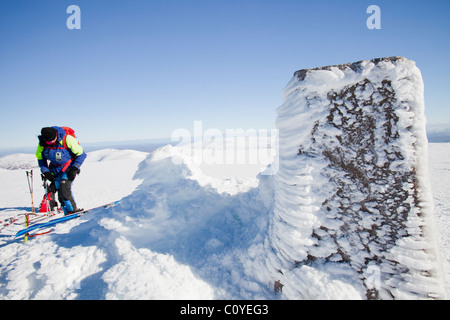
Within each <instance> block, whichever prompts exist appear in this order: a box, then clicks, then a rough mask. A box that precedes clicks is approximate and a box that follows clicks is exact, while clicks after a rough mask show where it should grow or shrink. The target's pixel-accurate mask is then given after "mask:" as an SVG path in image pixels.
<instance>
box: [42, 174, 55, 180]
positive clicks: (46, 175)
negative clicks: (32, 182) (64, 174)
mask: <svg viewBox="0 0 450 320" xmlns="http://www.w3.org/2000/svg"><path fill="white" fill-rule="evenodd" d="M44 178H45V179H47V180H48V181H50V182H54V181H55V176H54V175H53V173H51V172H46V173H44Z"/></svg>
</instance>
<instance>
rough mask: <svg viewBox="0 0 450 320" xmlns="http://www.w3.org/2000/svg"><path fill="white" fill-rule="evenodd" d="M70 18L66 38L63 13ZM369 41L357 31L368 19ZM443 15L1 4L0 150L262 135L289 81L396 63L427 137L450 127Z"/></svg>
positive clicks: (356, 0)
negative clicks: (205, 134)
mask: <svg viewBox="0 0 450 320" xmlns="http://www.w3.org/2000/svg"><path fill="white" fill-rule="evenodd" d="M72 4H74V5H77V6H79V7H80V9H81V30H69V29H68V28H67V27H66V20H67V18H69V16H70V14H67V13H66V10H67V7H68V6H70V5H72ZM371 4H375V5H378V6H379V7H380V9H381V27H382V28H381V30H369V29H368V28H367V27H366V20H367V18H368V17H369V14H367V13H366V9H367V7H368V6H369V5H371ZM449 15H450V1H448V0H428V1H403V0H395V1H379V0H371V1H365V0H340V1H334V0H333V1H331V0H330V1H325V0H318V1H302V0H165V1H163V0H128V1H125V0H120V1H118V0H95V1H93V0H70V1H65V0H2V1H0V108H1V118H2V121H1V123H2V125H1V126H0V149H4V148H14V147H25V146H34V145H35V144H36V143H37V139H36V136H37V135H38V134H39V132H40V129H41V128H42V127H43V126H51V125H61V126H63V125H66V126H71V127H73V128H74V129H75V130H76V132H77V136H78V137H79V139H80V141H81V142H82V143H83V142H86V143H87V142H97V141H117V140H134V139H147V138H165V137H170V135H171V134H172V132H173V131H174V130H175V129H178V128H185V129H187V130H190V131H191V132H193V126H194V121H195V120H200V121H203V128H204V130H206V129H208V128H217V129H219V130H225V129H239V128H242V129H245V130H246V129H271V128H274V127H275V118H276V113H275V109H276V108H277V107H278V106H279V105H281V104H282V100H281V90H282V89H283V88H284V86H285V85H286V84H287V82H288V81H289V80H290V78H291V76H292V74H293V73H294V72H295V71H296V70H299V69H304V68H311V67H318V66H324V65H330V64H341V63H347V62H353V61H358V60H363V59H372V58H377V57H384V56H404V57H406V58H408V59H411V60H414V61H416V63H417V66H418V67H419V68H420V69H421V71H422V75H423V78H424V83H425V102H426V115H427V118H428V122H429V123H447V124H448V123H450V111H449V110H450V109H449V108H450V105H449V98H448V92H449V88H450V64H449V62H448V58H449V56H450V55H449V53H450V37H449V31H450V19H449V18H448V17H449Z"/></svg>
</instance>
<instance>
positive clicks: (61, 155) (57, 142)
mask: <svg viewBox="0 0 450 320" xmlns="http://www.w3.org/2000/svg"><path fill="white" fill-rule="evenodd" d="M38 138H39V145H38V148H37V151H36V158H37V160H38V164H39V167H40V168H41V172H42V174H43V175H44V177H45V179H47V180H48V181H50V182H51V184H50V187H49V190H51V192H55V191H56V190H58V200H59V202H60V204H61V207H62V208H63V210H64V214H65V215H68V214H71V213H75V212H79V211H82V210H83V209H79V208H77V205H76V203H75V200H74V198H73V195H72V190H71V187H72V182H73V180H74V179H75V177H76V175H77V174H79V173H80V167H81V165H82V164H83V162H84V160H85V159H86V153H85V152H84V151H83V148H82V147H81V145H80V144H79V143H78V141H77V139H76V138H75V134H74V131H73V130H72V129H70V128H67V127H56V126H55V127H45V128H42V130H41V135H40V136H39V137H38Z"/></svg>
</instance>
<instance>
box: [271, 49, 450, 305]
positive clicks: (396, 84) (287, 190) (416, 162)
mask: <svg viewBox="0 0 450 320" xmlns="http://www.w3.org/2000/svg"><path fill="white" fill-rule="evenodd" d="M423 91H424V88H423V82H422V77H421V73H420V71H419V69H418V68H417V67H416V66H415V63H414V62H413V61H410V60H407V59H405V58H401V57H391V58H382V59H375V60H372V61H360V62H356V63H352V64H344V65H338V66H329V67H322V68H316V69H307V70H301V71H297V72H296V73H295V74H294V77H293V78H292V80H291V81H290V82H289V84H288V85H287V87H286V88H285V90H284V92H283V95H284V104H283V105H282V106H280V107H279V108H278V109H277V113H278V118H277V128H278V129H279V139H280V151H279V152H280V154H279V157H280V158H279V159H280V164H279V165H280V167H279V172H278V174H277V175H276V176H275V177H274V183H275V195H274V215H273V218H272V222H271V225H270V235H269V240H270V246H271V248H272V250H271V251H270V252H271V253H270V254H269V258H268V264H269V265H270V266H271V268H272V269H273V271H272V272H273V273H272V279H273V281H276V280H277V279H278V280H279V281H280V282H278V284H282V285H283V286H284V287H283V288H282V292H283V294H284V295H285V296H286V297H287V298H330V297H331V298H338V297H342V298H346V297H348V298H355V297H357V296H358V295H360V296H361V297H364V296H365V297H366V298H369V299H416V298H445V290H444V289H443V288H442V283H443V281H442V278H441V277H442V269H441V267H440V262H439V258H438V253H437V250H436V243H435V241H434V237H435V229H434V227H433V226H434V220H433V208H432V197H431V191H430V186H429V177H428V167H427V152H428V151H427V139H426V134H425V116H424V97H423ZM318 279H321V281H318Z"/></svg>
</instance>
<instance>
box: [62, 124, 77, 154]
mask: <svg viewBox="0 0 450 320" xmlns="http://www.w3.org/2000/svg"><path fill="white" fill-rule="evenodd" d="M61 128H63V129H64V131H65V132H66V135H65V136H64V138H63V146H64V148H66V149H67V144H66V137H67V135H69V136H72V137H74V138H76V136H75V130H73V129H72V128H69V127H61ZM78 144H80V143H79V142H78Z"/></svg>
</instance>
